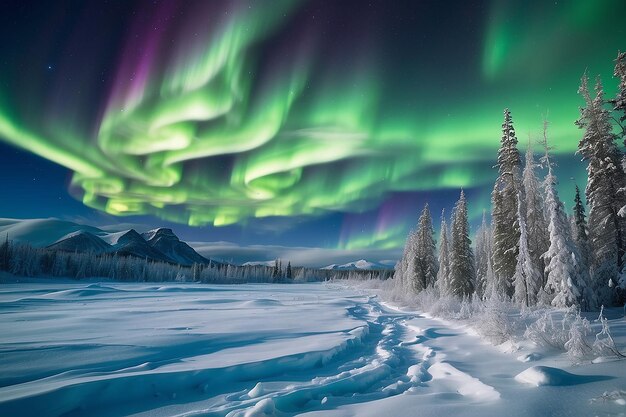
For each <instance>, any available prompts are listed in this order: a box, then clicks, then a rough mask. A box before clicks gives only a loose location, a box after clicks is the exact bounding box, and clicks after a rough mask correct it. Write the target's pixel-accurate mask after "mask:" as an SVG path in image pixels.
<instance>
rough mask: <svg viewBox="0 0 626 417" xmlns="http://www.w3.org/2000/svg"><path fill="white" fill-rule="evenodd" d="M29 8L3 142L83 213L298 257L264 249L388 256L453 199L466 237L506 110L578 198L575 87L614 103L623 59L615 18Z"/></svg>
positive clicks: (371, 9) (6, 81)
mask: <svg viewBox="0 0 626 417" xmlns="http://www.w3.org/2000/svg"><path fill="white" fill-rule="evenodd" d="M27 3H29V2H15V4H13V5H9V7H8V10H10V12H9V13H5V14H4V16H3V17H2V23H3V24H2V25H1V28H0V33H1V34H2V39H3V40H4V42H3V43H4V44H5V45H6V46H4V47H3V57H2V63H1V66H0V141H3V142H6V143H7V144H10V145H12V146H16V147H18V148H21V149H24V150H27V151H29V152H31V153H34V154H37V155H39V156H41V157H43V158H45V159H48V160H50V161H52V162H54V163H56V164H58V165H61V166H63V167H65V168H67V169H68V170H69V171H70V172H71V173H72V174H71V181H70V183H69V192H70V193H71V194H72V195H73V196H74V197H76V198H77V199H79V200H80V201H82V203H84V204H85V205H86V206H88V207H91V208H94V209H97V210H99V211H104V212H106V213H109V214H112V215H115V216H132V215H141V216H145V215H148V216H155V217H157V218H159V219H163V220H166V221H170V222H175V223H180V224H184V225H188V226H191V227H194V228H195V227H201V228H203V229H202V230H206V234H207V237H206V239H209V240H210V239H211V236H210V235H211V233H212V231H213V230H217V229H216V228H219V227H223V226H228V227H231V229H229V230H235V229H236V230H237V232H236V233H234V236H237V237H240V236H241V235H242V233H243V234H245V233H247V232H246V231H247V230H249V229H252V228H258V227H260V229H262V230H266V229H268V228H271V225H272V224H274V222H276V221H277V219H278V221H282V220H285V221H286V224H287V226H286V228H287V229H290V230H291V232H290V234H289V238H284V239H282V238H281V237H280V235H281V234H280V233H279V232H276V233H272V234H271V236H266V237H265V238H263V237H262V235H259V234H258V233H257V235H256V237H255V239H256V240H257V241H256V242H255V243H277V242H278V243H281V244H296V243H297V244H299V245H303V246H308V245H311V246H315V245H319V246H328V247H339V248H348V249H350V248H366V247H376V248H398V247H400V246H401V245H402V243H403V240H404V236H405V234H406V231H407V229H408V228H409V227H411V226H412V225H413V224H414V223H415V219H416V218H417V213H418V211H417V210H418V207H419V206H421V205H422V204H423V203H424V202H425V201H426V200H428V201H430V202H431V206H433V207H434V208H435V209H440V208H441V207H444V206H446V207H450V206H451V203H452V201H453V199H454V198H456V195H457V194H458V190H459V188H461V187H463V188H465V189H466V190H468V195H469V197H470V209H471V211H472V214H473V216H474V217H475V218H477V217H478V216H479V215H480V213H481V212H482V210H483V208H487V201H488V198H489V193H490V191H491V187H492V183H493V179H494V177H495V172H494V170H493V169H492V166H493V163H494V161H495V158H496V150H497V147H498V144H499V137H500V124H501V118H502V109H503V108H504V107H509V108H510V109H511V111H512V113H513V118H514V122H515V126H516V130H517V132H518V137H519V139H520V143H522V144H525V142H526V140H527V137H528V135H529V134H530V135H531V136H533V137H534V136H536V135H537V133H538V132H539V130H540V128H541V119H542V116H543V115H544V114H548V118H549V120H550V122H551V131H550V134H551V138H552V141H553V143H554V145H555V146H556V152H557V153H558V154H559V159H560V161H561V166H560V167H559V172H558V174H559V176H560V177H561V178H562V179H566V178H569V177H574V178H576V180H577V181H578V182H579V183H582V181H584V180H583V177H584V166H583V165H582V164H579V163H577V162H576V161H577V160H578V158H577V157H575V156H574V155H573V152H574V151H575V148H576V145H577V142H578V139H579V137H580V132H579V131H578V130H577V129H576V127H575V126H574V123H573V122H574V120H575V119H576V118H577V116H578V106H579V105H581V104H582V103H581V101H580V100H579V98H578V96H577V94H576V90H577V87H578V83H579V79H580V76H581V75H582V73H583V71H585V69H587V70H588V71H589V73H590V74H591V75H595V74H600V75H601V76H602V77H603V81H604V83H605V86H606V90H607V93H608V94H609V95H611V94H613V91H614V86H615V81H614V80H613V79H612V78H611V74H612V65H613V59H614V58H615V56H616V55H617V51H618V50H619V49H622V50H624V49H626V28H625V27H624V26H625V25H624V24H623V21H624V16H626V3H624V2H623V1H620V0H600V1H588V0H571V1H564V2H560V1H558V2H545V1H539V0H534V1H529V2H527V1H511V2H509V1H478V2H463V1H453V2H438V1H374V2H366V1H341V2H331V1H322V0H312V1H295V0H293V1H292V0H286V1H283V0H278V1H271V2H268V1H185V2H183V1H155V2H151V1H150V2H148V1H130V2H112V3H108V2H99V1H87V2H77V1H61V2H50V3H51V4H45V3H47V2H33V4H27ZM52 3H54V4H52ZM270 3H271V4H270ZM3 149H8V148H3ZM0 169H2V168H1V167H0ZM4 175H8V174H7V172H5V173H4ZM56 186H58V187H67V186H68V184H57V185H56ZM561 186H562V187H563V191H562V192H561V194H562V196H563V197H564V198H569V196H570V195H572V191H571V190H570V189H569V188H573V186H572V184H571V182H567V181H562V185H561ZM3 204H4V203H3ZM567 205H568V206H569V205H570V204H569V203H568V204H567ZM68 214H70V215H71V214H72V213H68ZM43 215H44V213H42V216H43ZM290 219H291V220H293V222H289V220H290ZM303 222H304V223H306V222H313V224H317V225H320V224H330V223H332V224H333V228H330V227H328V228H322V229H323V230H330V229H332V230H336V232H335V235H333V236H320V235H319V234H316V233H313V234H310V235H308V234H307V233H306V232H305V231H306V230H308V229H306V228H303V226H302V223H303ZM336 224H338V227H334V225H336ZM233 228H234V229H233ZM299 228H300V229H299ZM298 230H301V231H302V233H298ZM294 236H299V237H294ZM234 239H236V237H233V240H234ZM263 239H265V240H264V241H259V240H263ZM281 239H282V240H281Z"/></svg>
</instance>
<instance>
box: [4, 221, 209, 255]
mask: <svg viewBox="0 0 626 417" xmlns="http://www.w3.org/2000/svg"><path fill="white" fill-rule="evenodd" d="M5 235H8V236H9V239H11V240H12V241H15V242H22V243H29V244H31V245H33V246H35V247H48V248H50V249H55V250H62V251H66V252H92V253H96V254H100V253H117V254H119V255H122V256H136V257H140V258H148V259H150V260H155V261H163V262H171V263H177V264H181V265H191V264H193V263H209V260H208V259H206V258H205V257H203V256H201V255H200V254H198V253H197V252H196V251H195V250H194V249H192V248H191V246H189V245H187V244H186V243H185V242H182V241H181V240H180V239H179V238H178V236H176V235H175V234H174V232H173V231H172V230H171V229H164V228H159V229H154V230H151V231H149V232H146V233H143V234H139V233H137V231H135V230H134V229H130V230H124V231H121V232H114V233H110V232H106V231H104V230H101V229H98V228H97V227H92V226H85V225H81V224H77V223H72V222H67V221H62V220H57V219H28V220H17V219H0V237H3V238H4V236H5Z"/></svg>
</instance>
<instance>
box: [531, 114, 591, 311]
mask: <svg viewBox="0 0 626 417" xmlns="http://www.w3.org/2000/svg"><path fill="white" fill-rule="evenodd" d="M543 146H544V152H545V153H544V156H543V157H542V158H541V162H542V164H543V165H544V167H545V168H546V169H547V174H546V178H545V181H544V189H545V191H546V209H547V212H548V231H549V232H550V246H549V248H548V251H547V252H546V253H545V254H544V259H545V262H546V272H547V280H546V285H545V288H544V289H545V292H546V293H547V294H548V296H550V298H551V304H552V305H553V306H555V307H570V306H580V305H582V306H583V307H587V306H588V305H587V304H588V303H589V302H590V301H591V300H588V299H586V297H584V295H585V294H588V292H587V290H586V286H587V283H588V281H589V278H588V275H587V271H586V269H585V267H584V265H582V262H581V256H580V253H579V252H578V248H577V247H576V244H575V242H574V239H573V238H572V235H571V228H570V226H569V222H568V220H567V216H566V214H565V209H564V206H563V203H562V202H561V200H560V199H559V195H558V192H557V190H556V186H557V184H558V180H557V177H556V175H554V172H553V163H552V161H551V159H550V147H549V146H548V138H547V122H544V134H543Z"/></svg>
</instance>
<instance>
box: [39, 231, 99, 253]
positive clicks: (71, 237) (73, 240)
mask: <svg viewBox="0 0 626 417" xmlns="http://www.w3.org/2000/svg"><path fill="white" fill-rule="evenodd" d="M110 247H111V246H110V245H108V244H107V243H106V242H105V241H103V240H102V239H100V238H99V237H98V236H95V235H93V234H92V233H89V232H87V231H85V230H79V231H77V232H72V233H69V234H67V235H66V236H63V237H62V238H61V239H59V240H58V241H57V242H55V243H53V244H51V245H48V248H50V249H53V250H62V251H65V252H93V253H104V252H107V251H108V250H109V249H110Z"/></svg>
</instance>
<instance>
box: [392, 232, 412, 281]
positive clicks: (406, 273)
mask: <svg viewBox="0 0 626 417" xmlns="http://www.w3.org/2000/svg"><path fill="white" fill-rule="evenodd" d="M415 234H416V233H415V231H413V230H412V231H410V232H409V234H408V236H407V238H406V242H405V243H404V250H403V252H402V258H400V260H399V261H398V263H397V264H396V268H395V272H394V275H393V277H394V282H395V285H396V286H397V287H398V288H399V289H400V290H401V291H413V287H412V285H413V282H414V280H413V277H412V275H411V274H412V272H413V271H414V266H413V265H414V258H415V256H414V253H415Z"/></svg>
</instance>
